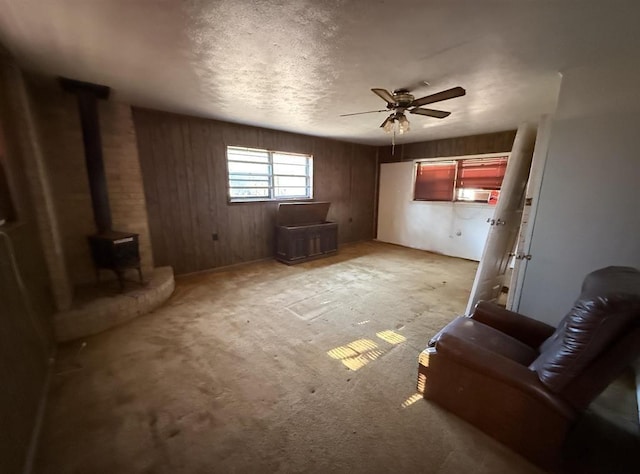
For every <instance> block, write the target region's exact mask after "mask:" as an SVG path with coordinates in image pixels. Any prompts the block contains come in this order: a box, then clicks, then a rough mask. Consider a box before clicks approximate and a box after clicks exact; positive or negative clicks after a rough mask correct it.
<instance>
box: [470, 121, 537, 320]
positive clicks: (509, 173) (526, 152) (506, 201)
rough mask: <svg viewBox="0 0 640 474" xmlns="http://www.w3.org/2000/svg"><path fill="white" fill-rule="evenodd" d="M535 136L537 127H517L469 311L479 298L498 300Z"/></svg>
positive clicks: (515, 232) (477, 273) (517, 219)
mask: <svg viewBox="0 0 640 474" xmlns="http://www.w3.org/2000/svg"><path fill="white" fill-rule="evenodd" d="M535 140H536V127H535V125H534V124H530V123H525V124H522V125H521V126H520V127H518V132H517V133H516V138H515V141H514V142H513V149H512V151H511V155H510V157H509V163H508V164H507V170H506V173H505V176H504V180H503V182H502V187H501V190H500V198H499V199H498V203H497V204H496V209H495V211H494V213H493V218H492V219H489V222H488V223H487V225H490V226H491V228H490V229H489V233H488V235H487V240H486V242H485V245H484V250H483V252H482V258H481V260H480V265H479V266H478V271H477V272H476V278H475V280H474V282H473V287H472V288H471V295H470V296H469V302H468V303H467V309H466V314H467V315H469V314H471V312H472V311H473V308H474V307H475V305H476V304H477V303H478V302H479V301H495V300H497V299H498V296H500V292H501V291H502V285H503V283H504V278H505V273H506V271H507V267H508V266H509V260H510V258H511V256H510V254H511V253H512V251H513V249H514V247H515V243H516V239H517V236H518V229H519V228H520V221H521V219H522V207H523V204H524V197H525V189H526V186H527V180H528V178H529V169H530V167H531V159H532V156H533V149H534V144H535Z"/></svg>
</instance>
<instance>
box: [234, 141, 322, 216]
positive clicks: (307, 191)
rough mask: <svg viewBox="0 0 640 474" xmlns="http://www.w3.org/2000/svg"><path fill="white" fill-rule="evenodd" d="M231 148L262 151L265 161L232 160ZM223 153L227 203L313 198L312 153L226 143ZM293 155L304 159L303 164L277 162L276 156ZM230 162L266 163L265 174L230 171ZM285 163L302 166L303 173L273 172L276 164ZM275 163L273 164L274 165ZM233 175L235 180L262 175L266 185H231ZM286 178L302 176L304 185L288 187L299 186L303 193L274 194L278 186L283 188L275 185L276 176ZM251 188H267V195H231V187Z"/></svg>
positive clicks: (307, 199)
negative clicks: (292, 194)
mask: <svg viewBox="0 0 640 474" xmlns="http://www.w3.org/2000/svg"><path fill="white" fill-rule="evenodd" d="M231 150H238V151H248V152H258V153H262V154H264V155H265V157H266V159H267V160H266V161H249V160H234V159H233V155H230V154H229V151H231ZM225 154H226V167H227V200H228V202H229V203H242V202H279V201H310V200H313V187H314V186H313V155H311V154H305V153H292V152H288V151H276V150H269V149H264V148H252V147H246V146H237V145H227V146H226V149H225ZM287 155H288V156H294V157H301V158H304V159H305V163H304V164H295V163H278V158H279V157H281V156H287ZM274 156H276V159H275V161H274ZM230 163H254V164H262V165H266V166H267V173H266V174H260V173H248V172H247V173H242V172H234V173H232V172H231V171H230V166H229V164H230ZM279 164H280V165H285V166H299V167H304V174H284V173H279V174H276V173H274V168H275V167H277V166H278V165H279ZM274 165H275V166H274ZM232 175H234V177H236V180H237V181H252V180H251V179H244V180H242V179H237V177H243V176H244V177H246V178H249V177H264V178H265V179H264V180H263V181H264V182H265V183H266V186H263V187H260V186H247V187H241V186H232V185H231V183H232V181H234V180H232V178H231V176H232ZM279 177H281V178H287V177H294V178H304V179H305V185H304V186H290V188H300V189H304V194H299V195H295V196H287V195H281V194H276V191H277V189H278V188H284V186H277V185H276V178H279ZM251 188H258V189H266V190H267V194H268V195H267V196H246V197H244V196H232V190H233V189H251Z"/></svg>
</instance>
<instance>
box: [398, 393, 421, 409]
mask: <svg viewBox="0 0 640 474" xmlns="http://www.w3.org/2000/svg"><path fill="white" fill-rule="evenodd" d="M421 398H422V394H420V393H414V394H413V395H411V396H410V397H409V398H407V399H406V400H405V401H404V402H402V405H401V406H402V408H407V407H410V406H411V405H413V404H414V403H415V402H417V401H418V400H420V399H421Z"/></svg>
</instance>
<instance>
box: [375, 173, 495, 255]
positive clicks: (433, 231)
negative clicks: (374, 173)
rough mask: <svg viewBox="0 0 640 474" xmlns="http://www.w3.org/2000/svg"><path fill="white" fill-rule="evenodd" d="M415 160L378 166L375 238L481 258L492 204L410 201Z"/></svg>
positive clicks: (434, 250) (491, 214)
mask: <svg viewBox="0 0 640 474" xmlns="http://www.w3.org/2000/svg"><path fill="white" fill-rule="evenodd" d="M413 172H414V163H413V162H412V161H405V162H401V163H383V164H382V165H381V166H380V191H379V198H378V199H379V203H378V237H377V238H378V240H380V241H382V242H389V243H393V244H398V245H404V246H406V247H412V248H417V249H421V250H429V251H431V252H437V253H441V254H444V255H450V256H453V257H462V258H468V259H470V260H478V261H479V260H480V257H481V256H482V250H483V248H484V242H485V240H486V238H487V233H488V232H489V225H488V224H487V219H488V218H491V217H493V211H494V209H495V206H491V205H489V204H478V203H464V202H424V201H413Z"/></svg>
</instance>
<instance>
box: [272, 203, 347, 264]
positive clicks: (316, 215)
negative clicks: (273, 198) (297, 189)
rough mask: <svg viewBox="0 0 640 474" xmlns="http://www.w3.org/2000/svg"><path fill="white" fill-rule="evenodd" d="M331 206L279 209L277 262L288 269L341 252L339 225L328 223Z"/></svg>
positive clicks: (299, 205) (284, 206) (285, 206)
mask: <svg viewBox="0 0 640 474" xmlns="http://www.w3.org/2000/svg"><path fill="white" fill-rule="evenodd" d="M329 205H330V203H328V202H317V203H316V202H310V203H282V204H280V205H279V206H278V218H277V225H276V259H277V260H279V261H281V262H284V263H287V264H289V265H291V264H294V263H301V262H306V261H308V260H312V259H315V258H320V257H324V256H327V255H330V254H332V253H335V252H337V251H338V224H336V223H335V222H327V221H326V220H325V219H326V216H327V212H328V211H329Z"/></svg>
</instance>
